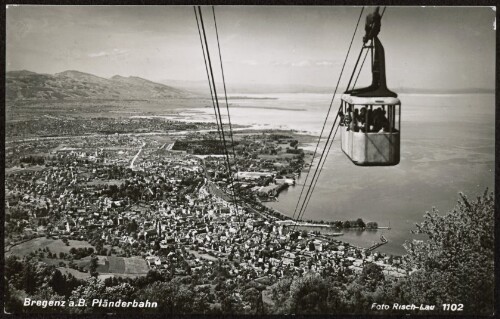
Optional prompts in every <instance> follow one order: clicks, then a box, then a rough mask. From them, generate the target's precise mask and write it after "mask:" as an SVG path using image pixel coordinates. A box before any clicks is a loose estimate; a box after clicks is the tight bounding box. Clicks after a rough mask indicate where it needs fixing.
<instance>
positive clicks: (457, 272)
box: [401, 190, 495, 315]
mask: <svg viewBox="0 0 500 319" xmlns="http://www.w3.org/2000/svg"><path fill="white" fill-rule="evenodd" d="M493 212H494V198H493V194H492V193H488V191H487V190H486V191H485V193H484V194H483V195H482V196H479V197H477V199H476V200H475V201H470V200H469V199H467V197H466V196H465V195H463V194H460V200H459V202H458V204H457V206H456V207H455V208H454V209H453V211H451V212H450V213H448V214H447V215H444V216H441V215H439V214H438V211H437V210H436V209H435V208H433V209H432V212H427V213H426V215H425V220H424V222H423V223H422V224H420V225H417V229H416V230H415V233H417V234H425V235H427V236H428V238H429V239H428V240H426V241H416V240H414V241H413V242H410V243H408V242H407V243H406V244H405V248H406V250H407V251H408V254H407V255H406V256H405V258H404V260H405V262H406V265H407V269H408V271H409V272H410V275H409V276H408V278H407V280H406V282H405V285H404V287H403V288H402V289H401V291H402V292H403V297H404V298H405V299H406V300H412V302H414V303H426V304H441V303H450V302H452V301H453V302H454V303H463V304H464V305H465V307H464V311H465V312H467V313H474V314H476V315H479V314H484V315H491V314H492V313H493V311H494V309H493V307H494V287H495V278H494V218H493V214H494V213H493Z"/></svg>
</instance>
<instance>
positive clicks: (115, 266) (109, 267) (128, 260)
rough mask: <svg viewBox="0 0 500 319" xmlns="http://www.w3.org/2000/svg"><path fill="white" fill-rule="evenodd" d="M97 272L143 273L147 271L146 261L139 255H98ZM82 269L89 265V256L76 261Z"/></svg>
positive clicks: (116, 273) (118, 273) (117, 273)
mask: <svg viewBox="0 0 500 319" xmlns="http://www.w3.org/2000/svg"><path fill="white" fill-rule="evenodd" d="M98 258H99V262H98V266H97V272H99V273H100V274H114V275H145V274H147V273H148V271H149V267H148V264H147V262H146V261H145V260H144V259H142V258H140V257H116V256H98ZM76 264H77V265H78V266H80V267H83V268H84V269H88V268H89V265H90V256H87V257H85V258H82V259H80V260H77V261H76Z"/></svg>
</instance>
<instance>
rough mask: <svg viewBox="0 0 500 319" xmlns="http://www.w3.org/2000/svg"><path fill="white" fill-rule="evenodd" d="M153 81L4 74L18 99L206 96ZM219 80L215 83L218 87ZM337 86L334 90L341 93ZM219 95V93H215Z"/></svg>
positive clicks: (312, 89) (257, 88) (193, 88)
mask: <svg viewBox="0 0 500 319" xmlns="http://www.w3.org/2000/svg"><path fill="white" fill-rule="evenodd" d="M160 82H161V83H158V82H153V81H150V80H147V79H143V78H140V77H136V76H129V77H124V76H120V75H115V76H112V77H111V78H103V77H99V76H96V75H93V74H90V73H84V72H80V71H74V70H69V71H64V72H60V73H56V74H53V75H51V74H43V73H35V72H31V71H26V70H22V71H9V72H7V73H6V99H7V100H8V101H22V100H81V99H85V100H92V99H99V100H165V99H185V98H197V97H205V98H207V97H209V96H210V91H209V88H208V83H207V82H206V81H179V80H162V81H160ZM221 86H222V84H221V83H217V87H218V88H220V87H221ZM227 89H228V93H233V94H234V93H239V94H251V93H260V94H271V93H328V94H332V93H333V88H331V87H319V86H310V85H300V84H273V85H270V84H258V83H257V84H256V83H253V84H238V83H231V84H230V85H228V87H227ZM391 89H392V90H393V91H394V92H397V93H401V94H404V93H414V94H443V93H450V94H460V93H462V94H463V93H494V90H490V89H481V88H470V89H456V90H443V89H440V90H438V89H415V88H403V87H400V88H391ZM343 91H344V89H342V88H339V89H338V90H337V92H343ZM217 93H218V94H221V93H222V91H221V92H219V91H218V92H217Z"/></svg>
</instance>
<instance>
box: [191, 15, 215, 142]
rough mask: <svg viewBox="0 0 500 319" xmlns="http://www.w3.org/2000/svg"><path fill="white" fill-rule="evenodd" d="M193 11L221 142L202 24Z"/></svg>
mask: <svg viewBox="0 0 500 319" xmlns="http://www.w3.org/2000/svg"><path fill="white" fill-rule="evenodd" d="M193 10H194V16H195V17H196V26H197V27H198V35H199V36H200V44H201V51H202V52H203V61H204V62H205V71H206V73H207V79H208V87H209V88H210V98H211V100H212V106H213V108H214V114H215V122H216V123H217V133H218V135H219V140H220V141H222V135H221V131H220V124H219V119H218V118H217V111H216V109H215V101H214V95H213V92H212V81H211V79H210V73H209V72H208V66H207V58H206V56H205V47H204V45H203V39H202V38H201V31H200V23H199V21H198V14H197V13H196V7H193Z"/></svg>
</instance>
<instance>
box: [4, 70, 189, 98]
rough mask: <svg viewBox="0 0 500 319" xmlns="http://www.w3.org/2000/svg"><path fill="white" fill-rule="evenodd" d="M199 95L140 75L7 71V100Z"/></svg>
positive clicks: (71, 71) (182, 96) (186, 96)
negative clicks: (104, 75) (102, 75)
mask: <svg viewBox="0 0 500 319" xmlns="http://www.w3.org/2000/svg"><path fill="white" fill-rule="evenodd" d="M196 96H197V94H194V93H192V92H189V91H186V90H183V89H178V88H174V87H171V86H168V85H165V84H161V83H156V82H152V81H149V80H146V79H143V78H140V77H135V76H129V77H123V76H120V75H115V76H113V77H111V78H109V79H107V78H102V77H99V76H96V75H93V74H89V73H83V72H79V71H73V70H70V71H64V72H60V73H56V74H53V75H51V74H41V73H35V72H31V71H26V70H22V71H9V72H7V73H6V99H7V100H10V101H16V100H75V99H112V100H152V99H154V100H161V99H174V98H191V97H196Z"/></svg>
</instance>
